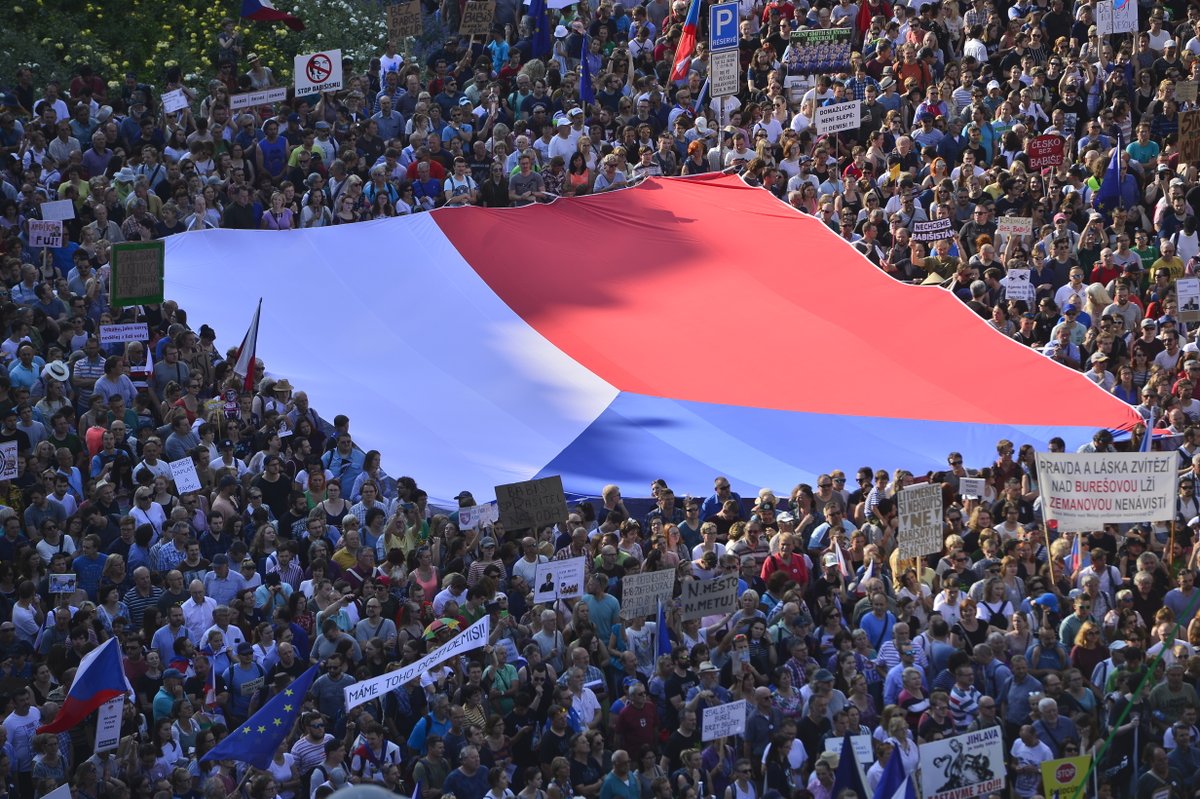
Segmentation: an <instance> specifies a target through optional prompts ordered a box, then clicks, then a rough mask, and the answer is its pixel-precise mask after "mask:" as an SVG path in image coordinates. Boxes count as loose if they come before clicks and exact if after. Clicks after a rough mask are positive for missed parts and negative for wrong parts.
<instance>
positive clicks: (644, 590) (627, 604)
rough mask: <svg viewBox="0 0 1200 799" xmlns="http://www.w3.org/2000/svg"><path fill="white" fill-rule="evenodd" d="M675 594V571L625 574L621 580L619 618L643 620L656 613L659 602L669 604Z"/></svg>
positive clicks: (664, 570) (665, 570)
mask: <svg viewBox="0 0 1200 799" xmlns="http://www.w3.org/2000/svg"><path fill="white" fill-rule="evenodd" d="M674 593H675V570H674V569H663V570H661V571H653V572H641V573H640V574H627V575H625V577H623V578H622V579H621V617H622V618H625V619H636V618H639V617H641V618H644V617H646V616H650V615H653V614H656V613H658V603H659V602H664V603H665V602H669V601H670V600H671V596H672V595H673V594H674Z"/></svg>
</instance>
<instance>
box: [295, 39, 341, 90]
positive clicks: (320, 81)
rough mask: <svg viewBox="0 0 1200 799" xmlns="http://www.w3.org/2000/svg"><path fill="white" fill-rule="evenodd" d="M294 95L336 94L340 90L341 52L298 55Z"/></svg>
mask: <svg viewBox="0 0 1200 799" xmlns="http://www.w3.org/2000/svg"><path fill="white" fill-rule="evenodd" d="M294 66H295V72H294V74H295V76H296V94H298V95H300V94H316V93H318V92H336V91H338V90H339V89H341V88H342V51H341V50H326V51H325V52H322V53H311V54H309V55H298V56H296V60H295V64H294Z"/></svg>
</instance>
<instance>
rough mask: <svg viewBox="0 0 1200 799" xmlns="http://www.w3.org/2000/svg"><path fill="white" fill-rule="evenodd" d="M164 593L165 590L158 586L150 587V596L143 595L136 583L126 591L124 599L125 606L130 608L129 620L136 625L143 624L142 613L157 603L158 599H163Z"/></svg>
mask: <svg viewBox="0 0 1200 799" xmlns="http://www.w3.org/2000/svg"><path fill="white" fill-rule="evenodd" d="M162 595H163V590H162V589H161V588H159V587H157V586H151V587H150V596H142V594H141V592H140V591H138V589H137V586H136V585H135V586H134V587H133V588H130V589H129V590H128V591H126V592H125V596H124V597H123V599H122V601H123V602H124V603H125V607H127V608H129V621H130V622H131V623H132V624H133V626H134V627H141V626H142V615H143V614H144V613H145V612H146V608H148V607H150V606H151V605H157V604H158V600H160V599H162Z"/></svg>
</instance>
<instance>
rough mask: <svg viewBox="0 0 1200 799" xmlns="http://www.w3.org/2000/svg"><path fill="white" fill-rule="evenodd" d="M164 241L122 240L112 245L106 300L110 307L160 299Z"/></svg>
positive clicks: (156, 301)
mask: <svg viewBox="0 0 1200 799" xmlns="http://www.w3.org/2000/svg"><path fill="white" fill-rule="evenodd" d="M166 252H167V250H166V242H165V241H163V240H162V239H159V240H158V241H124V242H121V243H120V244H114V245H113V246H112V275H111V278H110V281H109V304H110V305H111V306H112V307H114V308H126V307H128V306H130V305H153V304H157V303H161V302H162V301H163V265H164V264H165V263H166Z"/></svg>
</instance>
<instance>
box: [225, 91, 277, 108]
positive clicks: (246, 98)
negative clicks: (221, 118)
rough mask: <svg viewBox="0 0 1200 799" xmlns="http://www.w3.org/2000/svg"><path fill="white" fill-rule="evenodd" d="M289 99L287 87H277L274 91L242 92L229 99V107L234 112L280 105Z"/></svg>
mask: <svg viewBox="0 0 1200 799" xmlns="http://www.w3.org/2000/svg"><path fill="white" fill-rule="evenodd" d="M286 99H287V87H286V86H276V87H275V88H273V89H263V90H262V91H257V92H242V93H241V94H235V95H233V96H231V97H230V98H229V107H230V108H232V109H233V110H234V111H237V110H239V109H242V108H250V107H251V106H256V105H267V104H269V103H279V102H282V101H284V100H286Z"/></svg>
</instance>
